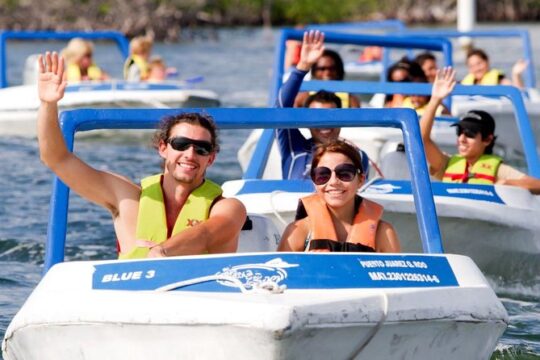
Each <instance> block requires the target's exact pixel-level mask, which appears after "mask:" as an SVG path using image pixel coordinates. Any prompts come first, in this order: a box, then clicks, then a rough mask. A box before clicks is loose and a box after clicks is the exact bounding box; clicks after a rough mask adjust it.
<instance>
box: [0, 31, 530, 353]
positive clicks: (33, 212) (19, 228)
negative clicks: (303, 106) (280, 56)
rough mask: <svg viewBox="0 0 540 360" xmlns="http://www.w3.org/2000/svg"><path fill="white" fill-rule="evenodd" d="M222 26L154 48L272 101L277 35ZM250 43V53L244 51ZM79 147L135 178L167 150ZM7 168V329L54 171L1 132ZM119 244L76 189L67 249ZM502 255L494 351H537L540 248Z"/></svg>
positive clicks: (210, 82) (25, 143)
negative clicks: (505, 316)
mask: <svg viewBox="0 0 540 360" xmlns="http://www.w3.org/2000/svg"><path fill="white" fill-rule="evenodd" d="M221 35H222V37H221V41H217V42H206V43H197V42H195V43H191V44H184V45H167V47H165V45H158V46H157V47H156V50H157V53H161V54H163V55H165V57H166V58H167V59H168V61H169V63H171V64H175V65H176V64H183V66H182V67H181V68H180V71H181V73H182V74H183V75H190V74H197V73H204V74H205V76H206V78H207V80H206V83H205V86H208V87H210V88H212V89H214V90H215V91H217V92H218V93H219V94H220V97H221V99H222V100H223V102H224V105H225V106H248V105H249V106H263V105H265V104H266V94H267V89H268V86H269V76H270V69H271V62H272V59H273V46H274V39H273V37H272V36H271V34H270V35H269V34H268V33H264V32H258V31H257V32H255V33H252V32H249V31H246V30H239V31H237V32H223V33H222V34H221ZM533 35H534V33H533ZM533 39H534V37H533ZM224 44H226V46H225V45H224ZM246 53H251V54H252V55H250V56H249V57H246V56H244V54H246ZM218 54H219V58H221V59H225V60H221V61H222V62H221V63H219V62H218V63H216V61H219V60H217V58H218V56H217V55H218ZM186 58H189V60H190V61H186ZM537 58H539V57H538V56H537ZM246 69H249V71H248V70H246ZM111 73H112V74H113V75H114V72H112V71H111ZM235 74H239V75H238V76H236V75H235ZM247 134H248V131H245V130H242V131H238V130H225V131H222V132H221V133H220V135H221V142H222V151H221V153H220V154H219V155H218V159H217V162H216V163H215V164H214V165H213V166H212V167H211V168H210V170H209V173H208V176H209V178H211V179H213V180H215V181H216V182H218V183H222V182H223V181H226V180H229V179H235V178H239V177H240V176H241V170H240V167H239V165H238V162H237V160H236V152H237V150H238V148H239V146H240V145H241V144H242V143H243V141H244V139H245V138H246V137H247ZM76 152H77V154H79V156H81V157H82V158H83V159H84V160H85V161H87V162H89V163H90V164H92V166H94V167H96V168H98V169H101V170H108V171H114V172H118V173H120V174H122V175H125V176H127V177H129V178H131V179H132V180H134V181H139V180H140V178H141V177H143V176H146V175H149V174H152V173H156V172H159V171H160V160H159V157H158V156H157V155H156V152H155V150H154V149H153V148H151V146H150V143H149V137H141V136H139V135H134V134H131V133H127V134H124V133H122V135H119V134H117V133H116V134H114V136H108V135H103V134H97V135H95V136H92V137H90V138H85V139H84V140H83V141H78V142H77V143H76ZM0 174H1V175H2V176H0V220H1V226H0V338H1V337H3V334H4V332H5V330H6V327H7V325H8V324H9V321H10V320H11V318H12V317H13V315H14V314H15V313H16V311H17V310H18V309H19V308H20V306H21V305H22V303H23V302H24V299H26V297H27V296H28V295H29V294H30V292H31V291H32V289H33V288H34V287H35V285H36V284H37V282H38V281H39V279H40V276H41V271H42V264H43V257H44V243H45V238H46V231H47V222H48V209H49V197H50V190H51V177H52V174H51V172H50V171H49V170H48V169H46V168H45V166H43V165H42V164H41V162H40V161H39V155H38V149H37V142H36V140H35V139H19V138H9V139H6V138H2V137H1V136H0ZM115 252H116V248H115V236H114V229H113V227H112V221H111V217H110V215H109V213H108V212H107V211H105V210H103V209H102V208H100V207H98V206H95V205H92V204H89V203H88V202H87V201H85V200H82V199H81V198H80V197H78V196H77V195H73V194H72V195H71V198H70V212H69V224H68V234H67V246H66V259H68V260H94V259H110V258H113V257H114V255H115ZM500 264H501V265H504V266H501V267H504V268H505V269H507V270H506V273H505V274H499V273H498V272H497V270H498V269H497V268H493V269H488V271H489V272H490V274H491V275H489V276H488V278H489V280H490V282H491V283H492V285H493V287H494V289H495V291H496V292H497V294H498V295H499V297H500V298H501V299H502V301H503V304H504V306H505V307H506V309H507V311H508V313H509V315H510V325H509V327H508V329H507V330H506V332H505V333H504V335H503V337H502V339H501V340H500V342H499V345H498V347H497V349H496V350H495V352H494V353H493V356H492V359H501V360H503V359H504V360H510V359H521V360H525V359H527V360H528V359H540V335H539V334H540V306H539V301H540V257H538V256H529V257H523V258H521V259H518V260H516V259H500ZM503 275H504V276H503ZM503 279H504V280H503Z"/></svg>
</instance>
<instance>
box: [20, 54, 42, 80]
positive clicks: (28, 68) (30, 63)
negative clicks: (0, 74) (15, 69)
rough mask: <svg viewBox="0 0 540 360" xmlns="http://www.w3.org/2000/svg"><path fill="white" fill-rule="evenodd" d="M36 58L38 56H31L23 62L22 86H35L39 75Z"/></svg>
mask: <svg viewBox="0 0 540 360" xmlns="http://www.w3.org/2000/svg"><path fill="white" fill-rule="evenodd" d="M38 56H39V54H32V55H30V56H28V57H27V58H26V61H25V62H24V71H23V85H33V84H37V78H38V75H39V68H38Z"/></svg>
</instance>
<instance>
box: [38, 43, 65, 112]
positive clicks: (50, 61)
mask: <svg viewBox="0 0 540 360" xmlns="http://www.w3.org/2000/svg"><path fill="white" fill-rule="evenodd" d="M38 64H39V77H38V95H39V99H40V100H41V101H42V102H46V103H56V102H58V101H59V100H60V99H62V97H64V90H65V89H66V86H67V82H66V81H65V80H64V59H63V58H62V57H61V56H58V53H56V52H53V53H50V52H48V51H47V52H46V53H45V55H44V56H43V55H39V57H38Z"/></svg>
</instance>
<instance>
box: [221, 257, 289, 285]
mask: <svg viewBox="0 0 540 360" xmlns="http://www.w3.org/2000/svg"><path fill="white" fill-rule="evenodd" d="M298 266H299V264H289V263H288V262H286V261H283V260H282V259H281V258H275V259H272V260H269V261H267V262H265V263H255V264H241V265H236V266H230V267H225V268H223V269H222V271H220V272H217V273H216V276H218V277H219V276H223V277H232V278H234V279H236V280H238V281H240V283H241V284H242V285H243V286H244V287H245V288H246V289H252V288H253V287H256V286H257V285H261V284H264V283H268V282H273V283H276V284H279V283H280V282H281V281H283V280H285V279H286V278H287V276H288V274H287V270H286V269H287V268H292V267H298ZM217 282H218V283H220V284H221V285H224V286H230V287H238V284H236V283H234V282H231V281H227V280H217Z"/></svg>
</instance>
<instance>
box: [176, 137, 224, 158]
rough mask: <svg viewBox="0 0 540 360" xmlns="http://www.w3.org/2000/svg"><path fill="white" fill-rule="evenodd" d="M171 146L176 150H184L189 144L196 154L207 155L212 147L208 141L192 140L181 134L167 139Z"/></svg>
mask: <svg viewBox="0 0 540 360" xmlns="http://www.w3.org/2000/svg"><path fill="white" fill-rule="evenodd" d="M167 142H168V143H169V144H171V147H172V148H173V149H174V150H176V151H186V150H187V149H189V147H190V146H193V149H194V150H195V152H196V153H197V155H201V156H208V155H210V153H211V152H212V150H213V149H214V147H213V146H212V144H211V143H210V141H205V140H193V139H190V138H187V137H183V136H177V137H172V138H170V139H169V140H167Z"/></svg>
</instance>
